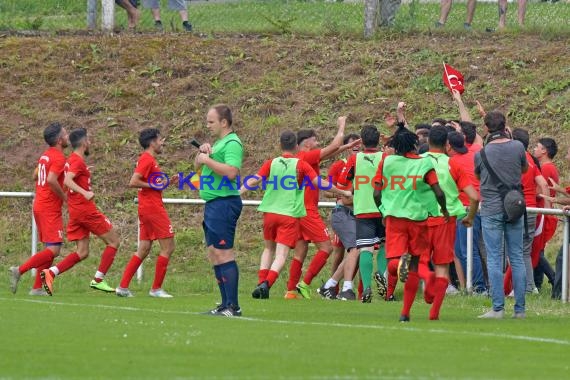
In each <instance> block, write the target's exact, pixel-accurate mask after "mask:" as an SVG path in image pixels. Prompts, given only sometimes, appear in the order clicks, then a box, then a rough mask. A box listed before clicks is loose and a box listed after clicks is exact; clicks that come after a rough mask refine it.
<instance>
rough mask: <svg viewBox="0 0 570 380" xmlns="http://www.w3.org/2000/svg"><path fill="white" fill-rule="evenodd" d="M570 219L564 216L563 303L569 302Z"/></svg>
mask: <svg viewBox="0 0 570 380" xmlns="http://www.w3.org/2000/svg"><path fill="white" fill-rule="evenodd" d="M569 223H570V217H568V216H566V215H564V240H563V243H562V302H563V303H566V302H568V243H569V240H570V239H569V237H568V234H569V233H570V224H569Z"/></svg>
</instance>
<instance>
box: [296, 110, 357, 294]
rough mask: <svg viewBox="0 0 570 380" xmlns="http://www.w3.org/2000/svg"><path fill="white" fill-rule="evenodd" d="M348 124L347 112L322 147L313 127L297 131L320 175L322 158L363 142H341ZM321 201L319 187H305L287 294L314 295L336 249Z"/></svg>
mask: <svg viewBox="0 0 570 380" xmlns="http://www.w3.org/2000/svg"><path fill="white" fill-rule="evenodd" d="M345 125H346V116H340V117H339V118H338V131H337V134H336V136H335V138H334V139H333V141H332V142H331V144H329V145H328V146H326V147H325V148H323V149H319V148H317V147H318V145H319V144H318V141H317V136H316V134H315V132H314V131H313V130H302V131H299V132H297V144H298V145H299V152H298V153H297V156H296V157H297V158H300V159H301V160H303V161H306V162H307V163H308V164H309V165H311V167H312V168H313V170H314V171H315V173H317V175H319V174H320V167H319V164H320V162H321V160H323V159H326V158H329V157H333V156H334V155H336V154H338V153H341V152H343V151H344V150H346V149H350V148H352V146H353V145H356V144H358V143H359V141H357V142H352V143H351V144H352V145H351V144H348V145H341V144H342V142H343V137H344V128H345ZM318 204H319V189H318V188H312V187H307V189H305V207H306V209H307V216H305V217H303V218H301V236H300V239H299V241H297V245H296V246H295V256H294V257H293V260H291V267H290V268H289V281H288V282H287V293H286V294H285V298H288V299H289V298H296V294H295V290H297V292H299V293H300V294H301V296H302V297H303V298H310V297H311V296H310V289H309V285H310V284H311V282H312V280H313V278H314V277H315V276H316V275H317V274H318V273H319V272H320V270H321V269H322V268H323V266H324V265H325V264H326V262H327V259H328V257H329V255H330V254H331V252H332V245H331V242H330V237H329V233H328V229H327V227H326V225H325V223H324V222H323V220H322V218H321V216H320V214H319V209H318ZM310 241H312V242H313V243H315V245H316V246H317V250H318V251H317V253H316V254H315V256H314V257H313V260H312V261H311V263H310V264H309V268H308V269H307V272H306V273H305V276H304V277H303V280H302V281H300V282H299V279H300V278H301V274H302V267H303V261H305V257H306V256H307V251H308V247H309V242H310Z"/></svg>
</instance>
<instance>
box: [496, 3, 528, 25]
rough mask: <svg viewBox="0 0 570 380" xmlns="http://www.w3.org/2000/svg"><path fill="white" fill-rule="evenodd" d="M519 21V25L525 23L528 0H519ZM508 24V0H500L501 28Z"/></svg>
mask: <svg viewBox="0 0 570 380" xmlns="http://www.w3.org/2000/svg"><path fill="white" fill-rule="evenodd" d="M518 5H519V9H518V21H519V26H523V25H524V17H525V14H526V0H518ZM506 25H507V0H499V29H504V28H505V26H506Z"/></svg>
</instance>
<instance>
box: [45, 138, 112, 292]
mask: <svg viewBox="0 0 570 380" xmlns="http://www.w3.org/2000/svg"><path fill="white" fill-rule="evenodd" d="M69 141H70V143H71V146H72V147H73V153H71V155H70V156H69V158H68V159H67V163H66V164H65V179H64V181H63V183H64V185H65V187H67V208H68V210H69V222H68V224H67V238H68V240H69V241H75V242H76V244H77V251H76V252H73V253H70V254H69V255H67V256H65V258H64V259H63V260H62V261H60V262H59V263H58V264H57V265H55V266H52V267H51V268H49V269H44V270H42V272H41V273H40V276H41V279H42V284H43V286H44V289H45V291H46V292H47V293H48V294H49V295H50V296H51V295H53V281H54V278H55V276H57V275H60V274H62V273H63V272H65V271H67V270H69V269H71V268H72V267H73V266H74V265H75V264H77V263H78V262H80V261H81V260H84V259H85V258H87V256H89V235H90V233H93V234H95V235H97V236H98V237H100V238H101V239H102V240H103V241H104V242H105V244H106V245H107V246H106V247H105V250H104V251H103V254H102V255H101V263H100V264H99V268H98V269H97V272H96V273H95V276H94V278H93V280H92V281H91V284H90V286H91V287H92V288H93V289H97V290H101V291H104V292H114V291H115V289H114V288H112V287H110V286H109V285H108V284H107V282H106V281H105V280H104V279H105V274H106V273H107V271H108V270H109V268H110V267H111V265H112V264H113V260H114V259H115V254H116V252H117V249H118V248H119V235H118V234H117V232H116V231H115V229H113V225H112V224H111V222H110V221H109V219H107V217H106V216H105V215H103V214H102V213H101V212H100V211H99V210H98V209H97V206H95V202H94V201H93V197H94V196H95V194H94V193H93V191H91V172H90V171H89V168H88V167H87V165H86V164H85V157H87V156H89V145H90V143H89V138H88V136H87V131H86V130H85V128H77V129H75V130H73V131H72V132H71V133H70V134H69Z"/></svg>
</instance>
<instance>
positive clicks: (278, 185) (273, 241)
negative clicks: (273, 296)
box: [240, 131, 351, 298]
mask: <svg viewBox="0 0 570 380" xmlns="http://www.w3.org/2000/svg"><path fill="white" fill-rule="evenodd" d="M280 143H281V149H282V150H283V154H282V155H281V156H280V157H277V158H274V159H271V160H268V161H265V162H264V164H263V166H262V167H261V168H260V169H259V171H258V172H257V174H256V175H255V176H253V178H250V179H248V180H247V182H246V183H245V184H244V185H243V186H242V189H241V190H240V193H242V194H243V193H244V192H245V191H247V190H249V189H251V188H252V186H255V185H257V184H258V183H259V182H261V181H262V180H265V182H264V186H263V187H264V188H263V190H265V194H264V196H263V200H262V202H261V205H260V206H259V208H258V210H259V211H262V212H263V213H264V214H263V237H264V239H265V249H264V250H263V253H262V255H261V263H260V267H259V272H258V276H259V282H258V285H257V287H256V288H255V289H254V291H253V293H252V296H253V298H269V289H270V288H271V287H272V286H273V284H274V283H275V281H276V280H277V277H278V276H279V272H280V271H281V269H282V268H283V266H284V265H285V261H286V260H287V255H288V253H289V249H290V248H293V247H294V246H295V244H296V243H297V239H298V237H299V230H300V223H299V218H301V217H304V216H305V215H306V214H307V211H306V207H305V197H304V194H303V193H304V192H305V191H307V188H308V183H309V182H310V183H311V184H312V185H313V187H317V186H320V185H321V184H322V185H323V186H324V187H325V188H329V185H330V184H329V182H328V181H327V180H324V179H323V180H321V179H320V178H318V176H317V173H315V171H314V170H313V168H311V166H310V165H309V164H308V163H307V162H306V161H303V160H300V159H299V158H296V157H294V154H295V152H296V150H297V138H296V136H295V134H294V133H293V132H291V131H285V132H283V133H282V134H281V137H280ZM330 191H332V192H334V193H335V194H338V195H344V196H350V195H351V193H350V192H349V191H343V190H339V189H337V188H336V187H334V186H330Z"/></svg>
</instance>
